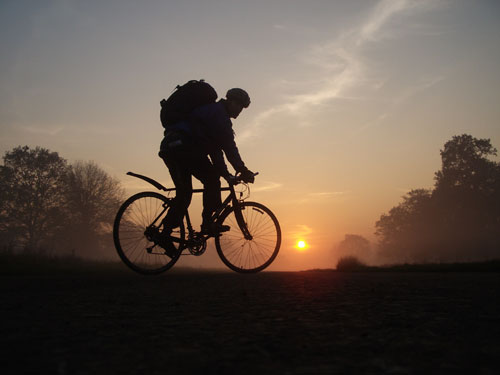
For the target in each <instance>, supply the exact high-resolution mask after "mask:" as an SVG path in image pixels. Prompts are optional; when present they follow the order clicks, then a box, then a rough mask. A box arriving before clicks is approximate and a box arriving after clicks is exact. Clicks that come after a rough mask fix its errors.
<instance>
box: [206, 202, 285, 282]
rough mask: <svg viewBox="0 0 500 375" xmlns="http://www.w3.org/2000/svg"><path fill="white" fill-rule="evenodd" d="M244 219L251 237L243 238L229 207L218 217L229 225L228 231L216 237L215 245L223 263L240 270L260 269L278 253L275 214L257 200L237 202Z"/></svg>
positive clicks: (232, 268)
mask: <svg viewBox="0 0 500 375" xmlns="http://www.w3.org/2000/svg"><path fill="white" fill-rule="evenodd" d="M240 207H241V212H242V214H243V218H244V220H245V223H246V225H247V228H248V231H249V232H250V235H251V236H252V239H251V240H246V239H245V237H244V235H243V233H242V231H241V229H240V227H239V225H238V223H237V219H236V217H235V214H234V208H233V207H231V208H229V209H227V210H226V211H224V212H223V213H222V214H221V216H220V217H219V219H218V222H219V223H221V224H223V225H228V226H230V228H231V229H230V230H229V231H228V232H223V233H221V234H220V235H219V236H217V237H215V247H216V249H217V253H218V254H219V257H220V258H221V260H222V262H223V263H224V264H225V265H226V266H228V267H229V268H230V269H231V270H233V271H236V272H241V273H255V272H260V271H262V270H263V269H265V268H266V267H268V266H269V265H270V264H271V263H272V262H273V261H274V259H275V258H276V256H277V255H278V252H279V249H280V246H281V228H280V225H279V222H278V219H276V216H274V214H273V213H272V212H271V210H270V209H269V208H267V207H266V206H264V205H262V204H260V203H256V202H243V203H241V204H240Z"/></svg>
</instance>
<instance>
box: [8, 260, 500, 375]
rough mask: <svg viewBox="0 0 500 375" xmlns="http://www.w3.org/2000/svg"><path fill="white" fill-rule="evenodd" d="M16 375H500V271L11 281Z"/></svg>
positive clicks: (61, 275)
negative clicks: (499, 368)
mask: <svg viewBox="0 0 500 375" xmlns="http://www.w3.org/2000/svg"><path fill="white" fill-rule="evenodd" d="M0 280H1V283H0V290H1V295H2V303H1V314H2V320H1V322H2V323H1V326H0V328H1V331H0V334H1V337H2V342H3V345H2V346H3V347H4V349H3V350H2V351H0V359H1V363H2V366H1V367H2V373H3V374H21V373H31V372H32V373H52V374H96V373H102V374H113V373H120V374H168V373H172V374H187V373H214V374H234V373H238V374H256V373H273V374H331V373H381V374H420V373H424V372H429V373H453V374H456V373H468V374H470V373H474V374H494V373H495V374H496V373H497V367H498V358H500V288H499V287H500V273H479V272H476V273H464V272H462V273H458V272H432V273H423V272H407V273H397V272H371V273H370V272H367V273H355V272H353V273H341V272H334V271H308V272H263V273H260V274H255V275H240V274H236V273H230V272H210V271H198V272H196V271H183V270H176V269H173V270H171V271H169V272H167V273H166V274H163V275H160V276H155V277H145V276H140V275H136V274H134V273H133V272H132V271H129V270H128V269H125V268H124V267H110V268H109V269H106V267H102V268H100V269H97V270H93V269H89V270H85V269H81V270H77V271H75V272H57V271H52V272H51V273H34V274H29V273H28V274H24V275H21V274H4V275H3V276H0Z"/></svg>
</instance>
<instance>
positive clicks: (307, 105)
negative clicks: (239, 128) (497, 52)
mask: <svg viewBox="0 0 500 375" xmlns="http://www.w3.org/2000/svg"><path fill="white" fill-rule="evenodd" d="M441 3H442V1H439V0H382V1H380V2H379V3H377V5H376V6H375V7H374V8H373V9H372V11H371V12H370V14H369V15H368V16H367V18H366V19H365V20H364V21H363V22H361V23H360V24H359V25H358V26H357V27H355V28H353V29H351V30H345V31H344V32H342V33H341V34H340V36H338V37H337V38H336V39H334V40H333V41H326V42H324V43H321V44H317V45H314V46H311V47H310V50H309V51H307V52H306V53H305V56H307V58H306V60H305V62H306V64H308V65H309V66H313V67H315V68H316V69H317V70H318V74H320V75H321V77H322V80H321V83H320V84H319V85H316V87H314V89H309V90H308V91H305V92H304V93H302V94H298V95H294V96H291V97H289V98H288V100H287V101H285V102H283V103H282V104H279V105H276V106H274V107H272V108H269V109H267V110H265V111H263V112H261V113H260V114H259V115H258V116H257V117H256V118H255V120H254V121H253V123H252V124H250V125H249V126H248V127H247V128H246V129H245V130H243V132H242V133H241V134H240V136H239V138H240V142H244V141H245V140H248V139H251V138H253V137H255V136H258V135H259V134H260V133H261V131H262V129H263V126H264V124H265V123H266V122H267V121H269V119H270V118H271V117H273V116H275V115H278V114H282V113H292V114H299V115H303V116H304V117H306V116H307V113H308V111H309V110H310V109H311V108H314V107H315V106H319V105H323V104H325V103H330V102H332V101H333V100H335V99H341V98H345V97H349V95H348V91H349V90H351V89H353V88H355V87H357V86H359V85H361V84H363V83H366V82H367V81H368V80H367V77H366V71H367V64H366V63H365V60H364V58H363V54H362V48H363V47H365V46H366V45H367V44H369V43H375V42H378V41H380V40H382V39H384V38H389V37H394V36H395V35H396V34H395V32H394V31H393V30H392V29H391V28H389V27H388V25H389V23H390V21H391V20H393V19H395V18H396V17H397V16H411V15H413V14H414V13H417V12H423V11H428V10H430V9H432V8H435V7H437V6H439V5H441ZM378 84H379V85H380V82H379V83H378Z"/></svg>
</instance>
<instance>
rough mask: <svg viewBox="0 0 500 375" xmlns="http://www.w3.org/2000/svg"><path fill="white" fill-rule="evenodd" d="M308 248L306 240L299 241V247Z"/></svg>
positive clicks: (301, 248)
mask: <svg viewBox="0 0 500 375" xmlns="http://www.w3.org/2000/svg"><path fill="white" fill-rule="evenodd" d="M306 248H307V244H306V241H303V240H300V241H298V242H297V249H299V250H305V249H306Z"/></svg>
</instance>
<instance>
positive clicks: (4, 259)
mask: <svg viewBox="0 0 500 375" xmlns="http://www.w3.org/2000/svg"><path fill="white" fill-rule="evenodd" d="M123 269H124V266H123V264H122V263H120V262H118V261H105V260H100V261H99V260H89V259H83V258H79V257H75V256H70V255H68V256H52V255H47V254H39V253H19V254H13V253H9V252H3V253H0V275H20V274H26V275H29V274H51V273H71V274H73V273H89V272H96V271H97V272H99V271H110V270H123Z"/></svg>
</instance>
